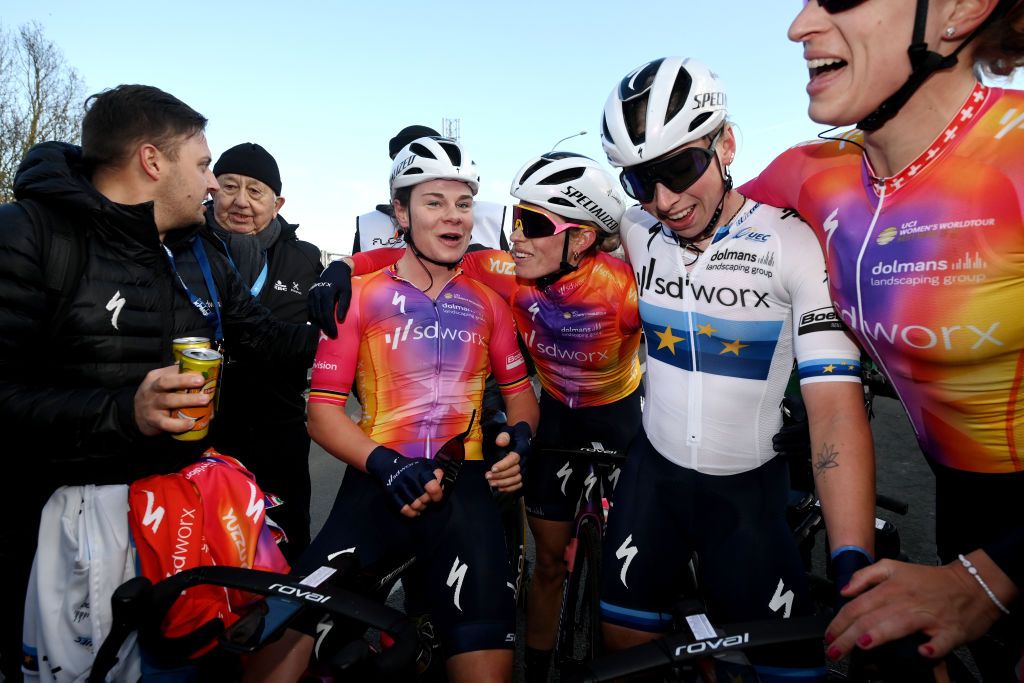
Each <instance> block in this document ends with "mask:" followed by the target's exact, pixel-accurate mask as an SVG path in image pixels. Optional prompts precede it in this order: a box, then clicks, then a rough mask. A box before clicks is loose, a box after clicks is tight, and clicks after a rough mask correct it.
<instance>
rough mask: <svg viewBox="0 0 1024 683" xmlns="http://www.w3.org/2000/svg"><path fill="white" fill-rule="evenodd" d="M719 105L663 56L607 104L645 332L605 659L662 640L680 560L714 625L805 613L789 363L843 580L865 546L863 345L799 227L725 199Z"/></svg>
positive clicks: (725, 134) (707, 83)
mask: <svg viewBox="0 0 1024 683" xmlns="http://www.w3.org/2000/svg"><path fill="white" fill-rule="evenodd" d="M725 97H726V96H725V92H724V90H723V88H722V86H721V84H720V83H719V82H718V79H717V77H716V76H715V75H714V74H712V73H711V71H710V70H709V69H708V68H707V67H706V66H705V65H703V64H701V63H699V62H697V61H695V60H684V59H681V58H673V57H670V58H665V59H659V60H656V61H654V62H651V63H649V64H645V65H643V66H641V67H639V68H637V69H635V70H634V71H632V72H630V73H629V74H628V75H627V76H626V77H625V78H624V79H623V80H622V82H621V83H620V84H619V85H618V86H617V87H616V89H615V90H614V91H613V92H612V94H611V96H610V97H609V99H608V102H607V104H606V107H605V116H604V121H603V127H602V130H603V138H602V139H603V143H604V146H605V151H606V152H607V153H608V156H609V160H610V161H611V162H612V164H613V165H616V166H621V167H624V168H623V171H622V181H623V185H624V187H625V188H626V190H627V192H628V193H629V194H630V195H631V196H633V197H634V198H636V199H638V200H639V201H640V202H641V204H642V207H643V209H640V208H632V209H629V210H628V211H627V212H626V215H625V217H624V218H623V223H622V230H621V234H622V240H623V245H624V246H625V249H626V254H627V256H628V258H629V261H630V263H631V264H632V267H633V271H634V273H635V275H636V279H637V284H638V290H639V299H640V304H639V306H640V318H641V320H642V322H643V327H644V332H645V338H646V339H647V375H646V380H645V390H646V401H645V404H644V415H643V431H642V432H641V434H640V436H638V438H637V439H636V440H635V441H634V445H633V447H631V448H630V452H629V457H628V459H627V461H626V465H625V467H624V469H623V472H622V476H621V478H620V481H619V484H618V488H617V490H616V493H615V498H614V502H613V507H612V511H611V514H610V516H609V528H608V532H607V536H606V539H605V544H604V557H603V558H602V568H603V576H602V583H603V585H602V600H601V613H602V618H603V619H604V621H605V637H606V642H607V643H608V644H609V645H610V646H612V647H613V648H621V647H625V646H628V645H632V644H636V643H639V642H644V641H647V640H650V639H652V638H654V637H655V636H656V634H658V633H661V632H664V631H666V630H669V629H670V628H671V620H672V615H671V614H670V612H671V606H672V601H673V599H674V597H675V595H676V591H677V590H678V586H677V585H675V579H676V577H678V576H679V574H680V572H681V571H682V570H683V568H684V567H685V566H686V563H687V562H688V560H689V559H690V555H691V552H693V551H696V552H697V554H698V558H699V570H700V576H699V578H700V581H701V584H702V586H703V588H704V589H705V593H706V597H707V603H708V608H709V611H710V614H711V617H712V619H713V620H718V621H720V622H738V621H748V620H756V619H764V618H786V617H789V616H793V615H797V614H801V613H804V614H806V613H808V612H809V611H810V610H811V609H812V605H810V603H809V599H808V596H807V594H806V586H805V583H804V575H803V569H802V566H801V562H800V559H799V557H798V553H797V550H796V547H795V543H794V540H793V538H792V535H791V533H790V531H789V528H788V525H787V524H786V520H785V507H786V499H787V494H788V490H789V479H788V473H787V467H786V463H785V461H784V460H782V459H780V458H774V457H773V456H774V455H775V453H774V451H773V449H772V435H773V434H774V433H775V432H776V431H777V430H778V429H779V427H780V426H781V415H780V413H779V404H780V401H781V399H782V396H783V392H784V389H785V385H786V383H787V380H788V378H789V375H790V371H791V369H792V366H793V360H794V357H795V358H796V361H797V363H798V367H799V372H800V381H801V391H802V393H803V395H804V399H805V401H806V404H807V407H808V412H809V414H810V421H811V432H812V440H813V443H814V451H815V455H814V470H815V483H816V485H817V487H818V491H819V495H820V497H821V499H822V505H823V507H824V512H825V516H826V522H827V525H828V531H829V535H830V539H831V542H832V544H833V548H834V554H835V559H834V562H835V564H836V566H837V568H838V570H839V572H840V575H841V576H842V575H846V576H848V575H849V574H850V573H852V571H853V570H854V569H856V568H859V567H861V566H864V565H865V564H867V563H868V562H869V561H870V556H871V552H872V546H873V518H874V514H873V513H874V510H873V496H874V486H873V483H874V482H873V470H874V467H873V465H874V463H873V458H872V448H871V441H870V434H869V431H868V427H867V418H866V415H865V411H864V409H863V398H862V395H861V387H860V377H859V373H860V366H859V351H858V349H857V348H856V346H855V345H854V344H853V342H852V341H851V340H850V339H849V338H848V337H847V336H846V334H845V333H844V331H843V330H842V326H841V325H840V324H839V323H838V321H837V319H836V316H835V314H834V312H833V310H832V308H831V305H830V302H829V299H828V291H827V287H826V284H825V277H824V263H823V261H822V256H821V251H820V249H819V248H818V245H817V244H816V241H815V239H814V235H813V234H812V233H811V231H810V230H809V229H808V228H807V227H806V225H805V224H804V223H803V222H802V221H801V220H800V218H799V216H797V215H796V214H795V213H793V212H791V211H784V210H781V209H775V208H773V207H769V206H766V205H763V204H758V203H757V202H754V201H751V200H748V199H746V198H744V197H743V196H742V195H740V194H739V193H738V192H736V191H734V190H732V189H731V178H730V176H729V174H728V171H727V167H728V164H729V163H731V161H732V159H733V154H734V152H735V140H734V137H733V133H732V129H731V127H730V125H729V124H728V122H727V121H726V99H725ZM712 167H716V168H715V170H714V171H713V172H708V171H709V169H711V168H712ZM838 580H839V581H842V578H841V577H840V578H839V579H838ZM751 658H752V660H754V661H755V662H756V664H758V665H759V671H760V673H761V676H762V680H776V678H775V677H774V676H776V675H780V674H782V675H784V676H785V675H788V676H792V675H796V674H797V673H799V675H802V676H804V677H805V678H803V679H802V680H810V679H811V678H813V677H815V676H821V675H823V673H824V672H823V670H822V668H821V661H822V653H821V652H820V649H819V648H815V647H813V644H811V646H810V647H808V648H806V649H805V650H795V649H794V650H790V651H787V652H779V651H773V652H768V653H757V655H756V656H755V655H753V654H752V656H751ZM773 667H775V668H773ZM778 667H781V669H780V668H778ZM786 680H790V679H788V678H787V679H786Z"/></svg>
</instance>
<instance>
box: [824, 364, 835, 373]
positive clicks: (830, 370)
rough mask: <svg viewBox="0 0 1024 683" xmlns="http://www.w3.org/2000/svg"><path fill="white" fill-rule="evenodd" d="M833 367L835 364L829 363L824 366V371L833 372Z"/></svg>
mask: <svg viewBox="0 0 1024 683" xmlns="http://www.w3.org/2000/svg"><path fill="white" fill-rule="evenodd" d="M835 369H836V366H834V365H832V364H831V363H829V364H828V365H826V366H825V372H833V371H834V370H835Z"/></svg>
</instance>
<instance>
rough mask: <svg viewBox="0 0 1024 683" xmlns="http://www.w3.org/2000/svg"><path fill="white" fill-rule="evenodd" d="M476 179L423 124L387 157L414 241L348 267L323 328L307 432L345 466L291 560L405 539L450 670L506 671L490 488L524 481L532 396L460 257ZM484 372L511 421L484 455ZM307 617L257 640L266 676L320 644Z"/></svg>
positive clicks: (494, 309) (303, 568) (498, 317)
mask: <svg viewBox="0 0 1024 683" xmlns="http://www.w3.org/2000/svg"><path fill="white" fill-rule="evenodd" d="M478 186H479V180H478V176H477V174H476V168H475V165H474V164H473V163H472V161H470V160H469V158H468V157H467V156H466V154H465V152H464V150H463V149H462V148H461V146H460V145H459V144H458V143H457V142H455V141H454V140H450V139H447V138H440V137H430V138H421V139H417V140H415V141H413V142H411V143H410V144H409V145H407V146H406V147H405V148H404V149H403V150H402V151H401V152H399V154H398V155H397V156H396V158H395V160H394V165H393V166H392V173H391V193H392V197H393V204H394V207H395V215H396V218H397V220H398V221H399V224H400V225H401V226H402V227H403V228H404V229H405V239H406V243H407V245H408V246H407V248H406V250H405V252H404V253H403V255H402V257H401V258H400V259H399V260H398V262H397V263H395V264H394V266H393V267H391V268H388V269H387V270H382V271H378V272H376V273H373V274H372V275H369V276H367V277H365V278H356V279H355V280H354V281H353V283H352V287H353V292H352V306H351V309H350V310H349V313H348V316H347V318H346V320H345V322H344V324H342V325H341V326H340V328H339V334H338V337H337V339H333V340H332V339H329V338H326V337H325V338H323V339H322V340H321V344H320V348H319V350H318V352H317V358H316V362H315V363H314V366H313V368H314V369H313V379H312V385H311V391H310V399H309V429H310V434H311V436H312V437H313V439H314V440H315V441H316V442H317V443H319V444H320V445H321V446H323V447H324V449H325V450H327V451H328V452H330V453H331V454H332V455H334V456H335V457H337V458H339V459H341V460H343V461H344V462H345V463H346V464H348V468H347V470H346V472H345V477H344V480H343V481H342V484H341V488H340V489H339V492H338V497H337V500H336V501H335V504H334V507H333V509H332V511H331V514H330V517H329V518H328V520H327V522H326V523H325V525H324V528H323V530H322V531H321V532H320V534H318V536H317V538H316V539H315V540H314V541H313V542H312V544H311V545H310V547H309V549H308V550H307V551H306V552H305V553H304V554H303V556H302V557H301V558H300V560H299V562H298V563H297V566H296V568H295V571H296V572H297V573H299V574H308V573H309V572H311V571H313V570H315V569H316V568H317V567H319V566H321V565H322V564H324V563H326V562H327V561H329V559H330V558H331V557H332V556H334V555H336V554H337V553H339V552H346V551H348V549H350V548H355V552H357V553H358V555H359V557H360V559H361V560H362V561H363V562H365V563H373V562H375V561H378V560H380V559H381V558H384V557H388V556H390V555H391V554H393V553H395V552H409V551H410V550H412V551H414V552H415V554H416V556H417V558H418V564H417V566H418V567H419V569H420V573H421V575H422V577H423V581H424V584H423V585H424V586H425V587H426V591H427V596H426V597H427V602H428V606H429V609H430V614H431V617H432V620H433V622H434V624H435V626H436V627H437V629H438V632H439V635H440V640H441V643H442V647H443V648H444V652H445V655H446V657H447V671H448V676H449V678H450V679H451V680H453V681H511V680H512V655H513V650H514V647H515V599H514V589H513V588H512V584H511V567H510V566H509V562H508V557H507V554H506V551H505V543H504V536H503V530H502V527H501V520H500V516H499V511H498V507H497V505H496V503H495V502H494V500H493V499H492V497H491V495H490V493H489V488H492V487H493V488H495V489H498V490H500V491H514V490H517V489H518V488H520V487H521V485H522V477H521V474H520V464H519V463H520V458H521V457H522V458H523V459H524V460H525V458H526V455H527V453H528V452H529V446H530V439H531V437H532V434H533V432H534V430H535V428H536V424H537V401H536V398H535V396H534V394H533V391H532V387H531V385H530V383H529V381H528V379H527V377H526V372H525V369H526V364H525V362H524V360H523V357H522V355H521V353H520V351H519V348H518V346H517V343H516V338H515V327H514V323H513V321H512V316H511V311H510V310H509V308H508V305H507V304H506V303H505V302H503V301H501V299H500V297H499V296H498V295H497V294H495V293H494V292H493V291H492V290H490V289H489V288H487V287H485V286H483V285H482V284H480V283H478V282H476V281H475V280H472V279H470V278H467V277H465V276H463V274H462V272H461V270H460V269H459V268H458V263H459V261H460V260H461V259H462V256H463V254H464V253H465V251H466V248H467V247H468V245H469V239H470V232H471V229H472V215H473V214H472V210H473V195H475V194H476V191H477V189H478ZM413 226H415V228H414V227H413ZM414 237H415V239H414ZM490 372H493V373H494V375H495V377H496V379H497V381H498V384H499V386H500V388H501V393H502V396H503V398H504V400H505V408H506V411H507V413H508V418H509V419H508V423H509V425H511V426H509V427H506V428H505V429H504V430H503V431H502V432H501V433H500V434H499V435H498V440H497V445H498V446H501V447H505V448H508V450H509V453H508V455H506V456H505V457H504V458H502V459H501V460H500V461H499V462H497V463H495V464H494V465H492V466H488V465H487V463H485V462H484V461H483V455H482V447H481V431H480V426H479V423H478V422H477V421H475V420H474V415H478V414H479V410H480V402H481V398H482V395H483V389H484V381H485V379H486V378H487V375H488V374H489V373H490ZM353 382H357V386H358V388H357V391H358V395H359V399H360V404H361V406H362V409H363V414H362V418H361V419H360V421H359V423H358V425H357V424H356V423H354V422H353V421H352V420H351V419H349V418H348V417H347V415H346V414H345V408H344V406H345V402H346V399H347V395H348V392H349V391H350V390H351V388H352V386H353ZM467 427H469V428H470V429H469V435H468V437H467V438H466V441H465V449H466V462H465V463H464V465H463V467H462V470H461V472H460V474H459V477H458V481H457V482H456V484H455V486H454V487H453V488H452V490H451V492H450V494H449V493H448V492H447V491H446V492H444V495H445V496H447V497H448V498H449V499H448V500H445V501H444V505H443V506H435V504H437V503H440V502H441V498H442V491H441V488H440V485H439V481H438V479H439V478H440V475H441V470H439V469H435V467H434V465H433V463H432V462H431V460H432V458H433V457H434V455H435V453H436V451H437V450H438V449H439V448H440V447H441V446H442V445H443V444H444V443H445V442H446V441H448V440H449V439H451V438H452V437H455V436H457V435H459V434H460V433H462V432H464V431H466V430H467ZM312 626H313V625H305V626H304V630H305V631H306V634H305V635H300V634H298V633H296V632H291V633H290V634H289V636H287V637H286V638H283V639H282V641H281V643H280V644H279V645H275V646H273V647H271V648H268V649H266V650H265V652H267V651H268V650H269V654H267V655H261V657H262V659H263V662H264V664H265V666H264V668H263V671H262V673H263V674H264V675H265V676H266V679H267V680H295V678H297V675H298V674H299V673H301V670H302V667H303V666H304V664H305V662H306V660H307V659H308V657H309V654H310V653H311V651H312V649H313V642H314V641H313V638H312V628H311V627H312ZM285 652H286V653H287V655H286V656H285V654H284V653H285Z"/></svg>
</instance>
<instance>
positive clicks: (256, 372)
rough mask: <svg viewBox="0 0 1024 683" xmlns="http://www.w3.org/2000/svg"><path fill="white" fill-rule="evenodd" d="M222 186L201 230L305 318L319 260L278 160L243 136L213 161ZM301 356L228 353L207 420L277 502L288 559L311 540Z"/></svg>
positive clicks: (277, 303) (281, 314) (270, 303)
mask: <svg viewBox="0 0 1024 683" xmlns="http://www.w3.org/2000/svg"><path fill="white" fill-rule="evenodd" d="M213 174H214V175H215V176H216V177H217V182H218V183H219V184H220V190H219V191H218V192H216V193H215V194H214V196H213V200H212V201H211V202H209V203H208V205H207V208H206V230H205V232H204V237H205V238H206V239H207V241H208V242H209V243H210V244H212V245H213V246H214V247H215V248H216V249H218V250H220V251H221V252H222V253H224V254H225V255H226V256H228V257H229V259H230V261H231V263H232V265H234V267H235V269H236V270H237V271H238V273H239V275H241V277H242V279H243V280H244V282H245V284H246V285H247V286H248V287H249V288H250V291H251V292H252V294H253V296H255V297H256V298H257V299H259V301H260V303H262V304H263V305H264V306H266V307H267V308H269V309H270V310H271V312H272V313H273V314H274V316H275V317H276V318H278V319H279V320H284V321H287V322H292V323H305V322H308V318H307V314H306V295H307V293H308V292H309V288H310V285H312V284H313V283H314V282H315V281H316V279H317V277H318V276H319V275H320V271H321V270H323V266H322V264H321V263H320V250H319V249H318V248H317V247H316V246H314V245H312V244H310V243H309V242H303V241H301V240H299V239H298V238H297V237H296V230H297V228H298V226H297V225H293V224H290V223H288V222H287V221H285V220H284V218H283V217H281V216H280V215H279V214H278V212H279V211H280V209H281V207H282V206H283V205H284V201H285V200H284V197H282V196H281V173H280V170H279V169H278V166H277V161H276V160H275V159H274V157H273V156H271V154H270V153H269V152H268V151H267V150H265V149H264V148H263V147H261V146H260V145H257V144H255V143H252V142H243V143H242V144H240V145H235V146H234V147H232V148H231V149H229V150H227V151H225V152H224V153H223V154H221V156H220V158H219V159H218V160H217V163H216V164H214V166H213ZM308 370H309V367H308V366H306V365H299V364H292V365H287V364H285V365H282V364H281V363H276V362H270V361H269V360H263V359H254V358H249V357H247V358H246V359H245V360H240V359H236V358H232V357H231V356H230V349H229V355H228V358H227V363H226V365H225V369H224V378H223V381H222V386H223V390H222V396H221V404H220V409H219V412H218V414H217V419H216V420H214V422H213V442H214V445H215V446H216V447H217V449H218V450H220V451H221V452H223V453H225V454H227V455H232V456H235V457H236V458H238V459H239V460H241V461H242V462H243V463H244V464H245V466H246V467H247V468H249V470H250V471H251V472H252V473H253V474H255V475H256V480H257V481H258V482H259V484H260V486H261V487H262V488H263V489H264V490H265V491H268V492H270V493H274V494H277V495H278V496H280V497H281V498H282V499H283V500H284V504H283V505H282V506H280V507H278V508H274V509H272V510H271V511H270V517H271V518H272V519H273V520H274V521H275V522H276V523H277V524H278V525H280V526H281V528H282V529H284V532H285V534H286V535H287V537H288V543H287V544H286V545H284V546H282V550H284V552H285V555H286V557H288V559H289V561H291V560H293V559H295V558H296V557H298V555H299V553H301V552H302V550H304V549H305V547H306V546H307V545H309V503H310V483H309V435H308V434H307V432H306V423H305V414H306V404H305V397H304V394H303V392H304V391H305V389H306V377H307V372H308Z"/></svg>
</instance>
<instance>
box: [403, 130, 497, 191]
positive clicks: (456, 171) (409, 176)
mask: <svg viewBox="0 0 1024 683" xmlns="http://www.w3.org/2000/svg"><path fill="white" fill-rule="evenodd" d="M430 180H458V181H461V182H464V183H466V184H467V185H469V189H470V191H472V193H473V194H474V195H475V194H476V193H477V191H478V190H479V189H480V174H479V173H477V171H476V164H475V163H473V160H472V159H470V158H469V155H467V154H466V151H465V150H464V149H462V145H460V144H459V143H458V142H457V141H455V140H452V139H451V138H443V137H439V136H430V137H424V138H417V139H416V140H413V141H412V142H410V143H409V144H408V145H406V146H405V147H403V148H402V149H401V151H400V152H398V154H396V155H395V160H394V162H392V164H391V197H392V198H394V196H395V192H396V191H397V190H399V189H401V188H403V187H412V186H413V185H419V184H420V183H425V182H427V181H430Z"/></svg>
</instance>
